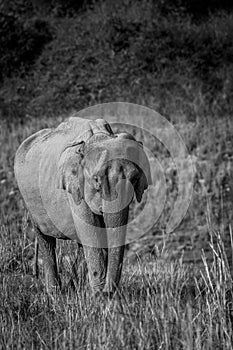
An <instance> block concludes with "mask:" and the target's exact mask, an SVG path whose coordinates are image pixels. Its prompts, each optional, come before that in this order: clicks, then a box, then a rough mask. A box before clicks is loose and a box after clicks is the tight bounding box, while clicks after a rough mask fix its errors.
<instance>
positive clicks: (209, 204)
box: [0, 0, 233, 350]
mask: <svg viewBox="0 0 233 350" xmlns="http://www.w3.org/2000/svg"><path fill="white" fill-rule="evenodd" d="M158 3H159V4H160V7H156V6H154V5H153V1H142V2H140V1H135V2H130V1H128V2H127V1H123V0H122V1H120V5H119V7H117V8H116V7H115V6H114V3H113V2H111V1H105V2H104V1H103V2H99V3H96V4H95V6H92V8H90V9H86V10H85V11H83V12H80V13H79V14H76V15H73V16H71V17H69V16H63V17H62V16H60V17H59V16H55V15H48V14H46V16H44V20H45V21H46V23H48V25H49V27H50V28H51V33H52V36H53V38H52V39H51V40H50V41H49V42H47V43H46V45H45V47H44V48H43V50H42V51H41V54H40V55H39V56H38V57H37V59H36V60H35V61H34V62H33V64H32V65H31V66H30V67H29V66H24V65H22V66H20V69H18V70H16V71H13V68H12V71H13V72H14V74H11V75H10V76H8V75H6V76H4V77H3V78H2V82H1V88H0V118H1V119H0V123H1V125H0V127H1V129H0V149H1V153H0V224H1V227H0V233H1V235H0V255H1V261H0V295H1V298H0V332H1V334H0V349H4V350H5V349H123V348H124V349H169V350H171V349H232V346H233V345H232V344H233V334H232V312H233V311H232V310H233V306H232V277H231V275H232V271H233V268H232V267H233V265H232V264H233V244H232V230H231V228H232V222H233V221H232V219H233V206H232V204H233V119H232V106H233V78H232V70H233V61H232V59H231V57H232V52H233V51H232V50H233V41H232V30H233V28H232V13H230V12H226V11H225V12H224V11H218V12H216V13H214V14H209V15H207V14H205V16H204V17H203V18H198V19H197V17H198V16H197V17H196V16H195V17H192V15H190V13H186V12H184V11H183V10H182V11H181V10H180V9H179V7H177V9H176V10H174V8H173V10H172V8H170V7H169V6H170V5H171V3H170V2H169V1H168V0H167V1H163V2H158ZM161 4H163V5H161ZM166 4H167V5H169V4H170V5H169V6H168V7H166ZM167 8H169V9H170V10H169V11H167ZM15 11H16V10H15ZM27 16H28V15H27V14H24V15H23V17H22V19H21V20H23V21H26V22H27V21H28V20H32V18H27ZM33 16H35V14H34V15H33ZM36 16H37V17H39V14H37V15H36ZM33 18H34V17H33ZM33 20H34V19H33ZM22 33H23V32H22ZM9 40H10V39H9ZM25 40H26V39H25ZM28 45H29V46H30V43H28ZM26 46H27V45H26ZM18 50H20V47H19V48H18ZM1 55H2V56H1V60H0V64H3V66H1V67H4V64H5V62H8V63H7V64H10V63H9V62H11V61H10V57H11V54H10V53H9V52H4V54H2V53H1ZM14 55H15V53H14V52H13V57H14ZM14 62H15V61H14ZM12 67H13V66H12ZM6 74H7V71H6ZM110 101H128V102H133V103H138V104H142V105H144V106H148V107H151V108H153V109H155V110H157V111H158V112H160V113H161V114H162V115H164V116H165V117H166V118H167V119H168V120H169V121H171V122H172V123H173V124H174V126H175V127H176V129H177V130H178V131H179V133H180V135H181V137H182V138H183V140H184V142H185V144H186V146H187V148H188V151H189V154H190V155H191V157H192V160H193V164H194V166H195V169H196V176H195V180H194V191H193V197H192V201H191V203H190V207H189V210H188V212H187V214H186V216H185V218H184V220H183V222H182V224H181V225H180V226H179V227H177V228H176V230H175V231H174V232H173V233H172V234H171V235H169V236H164V234H163V231H162V227H163V226H164V220H166V217H167V214H169V212H170V210H171V208H172V207H173V205H174V201H175V199H176V197H177V187H176V185H174V184H176V183H177V176H176V174H175V172H174V171H173V169H171V168H169V164H170V163H169V162H168V158H169V157H168V155H167V153H166V152H164V149H161V148H160V147H159V146H158V147H157V146H155V145H151V148H152V149H153V152H154V155H155V156H156V157H158V159H159V161H160V163H161V165H162V167H163V170H164V174H165V177H166V184H167V193H168V199H167V202H166V206H165V210H164V213H163V215H162V216H161V218H160V221H159V222H158V223H157V225H154V226H153V227H152V228H151V229H150V230H149V231H148V232H147V235H144V236H143V237H142V238H141V239H140V240H138V241H136V242H133V243H132V244H129V246H128V247H127V249H126V254H125V263H124V268H123V276H122V281H121V286H120V289H119V294H118V295H116V296H115V297H114V298H113V299H111V300H108V299H104V298H103V297H101V296H99V297H96V298H93V296H92V295H91V293H90V290H89V288H88V283H86V284H85V285H83V284H82V280H81V281H80V282H77V283H76V282H74V284H75V287H76V289H75V290H73V289H72V288H71V287H70V283H69V282H70V281H73V279H74V276H73V273H72V268H71V265H72V261H73V260H75V256H76V255H75V243H74V242H72V243H67V242H66V243H64V242H60V243H59V245H58V249H57V251H58V262H59V266H60V273H61V275H62V281H63V289H62V291H61V292H59V293H58V294H57V295H56V296H54V298H51V297H49V296H48V295H47V294H46V293H45V290H44V285H43V281H44V279H43V271H42V265H41V257H40V260H39V261H40V276H39V279H36V278H35V277H34V276H33V256H34V236H33V230H32V225H31V223H30V220H29V218H28V213H27V211H26V210H25V207H24V204H23V201H22V198H21V196H20V193H19V191H18V188H17V185H16V181H15V178H14V173H13V161H14V155H15V151H16V149H17V148H18V146H19V144H20V143H21V142H22V141H23V140H24V139H25V138H26V137H27V136H29V135H31V134H32V133H33V132H36V131H38V130H40V129H42V128H45V127H53V126H56V125H57V124H58V123H60V122H61V121H62V120H63V119H64V118H65V117H66V116H67V115H69V114H70V113H71V112H73V111H74V110H80V109H82V108H85V107H87V106H90V105H94V104H96V103H103V102H110ZM150 128H151V130H152V129H153V125H150ZM143 141H145V140H143ZM135 229H136V228H135Z"/></svg>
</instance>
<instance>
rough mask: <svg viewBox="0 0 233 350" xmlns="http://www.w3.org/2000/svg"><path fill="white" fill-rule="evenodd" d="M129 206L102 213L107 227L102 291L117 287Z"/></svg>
mask: <svg viewBox="0 0 233 350" xmlns="http://www.w3.org/2000/svg"><path fill="white" fill-rule="evenodd" d="M128 212H129V208H128V207H127V208H125V209H123V210H122V211H121V212H119V213H111V214H104V222H105V225H106V229H107V239H108V261H107V276H106V283H105V287H104V292H106V293H109V294H111V293H113V292H114V291H115V289H116V288H117V286H118V284H119V281H120V277H121V270H122V264H123V257H124V248H125V237H126V229H127V222H128Z"/></svg>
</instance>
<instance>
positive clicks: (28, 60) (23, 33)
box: [0, 13, 52, 79]
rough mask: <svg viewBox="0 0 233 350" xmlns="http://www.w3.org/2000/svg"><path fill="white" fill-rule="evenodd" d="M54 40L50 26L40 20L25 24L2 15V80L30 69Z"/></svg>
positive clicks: (0, 55)
mask: <svg viewBox="0 0 233 350" xmlns="http://www.w3.org/2000/svg"><path fill="white" fill-rule="evenodd" d="M51 39H52V34H51V29H50V26H49V24H48V23H47V22H46V21H44V20H40V19H34V20H30V21H27V22H26V23H25V24H24V23H23V22H21V21H20V20H19V19H17V18H16V17H15V16H14V15H9V14H6V13H1V14H0V79H3V78H4V77H5V76H11V75H12V74H13V73H15V72H16V71H17V70H19V69H23V70H25V69H27V68H28V67H30V66H31V65H32V64H33V63H34V62H35V60H36V59H37V57H38V56H39V55H40V53H41V52H42V50H43V48H44V46H45V44H47V43H48V42H49V41H50V40H51Z"/></svg>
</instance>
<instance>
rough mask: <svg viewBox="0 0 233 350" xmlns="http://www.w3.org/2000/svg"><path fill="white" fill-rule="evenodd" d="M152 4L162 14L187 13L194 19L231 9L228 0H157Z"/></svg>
mask: <svg viewBox="0 0 233 350" xmlns="http://www.w3.org/2000/svg"><path fill="white" fill-rule="evenodd" d="M153 3H154V6H155V7H156V8H157V9H158V10H159V11H160V12H161V13H162V14H163V15H167V14H169V13H173V14H182V13H183V14H184V13H186V14H189V15H191V17H192V18H193V19H195V20H202V19H204V18H206V16H207V15H209V14H211V13H215V12H217V11H219V10H221V11H231V10H232V9H233V3H232V1H230V0H158V1H154V2H153Z"/></svg>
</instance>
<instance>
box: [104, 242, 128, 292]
mask: <svg viewBox="0 0 233 350" xmlns="http://www.w3.org/2000/svg"><path fill="white" fill-rule="evenodd" d="M124 248H125V247H124V246H121V247H116V248H109V249H108V272H107V277H106V285H105V288H104V292H106V293H109V294H111V293H113V292H114V291H115V289H116V287H117V286H118V284H119V281H120V278H121V270H122V265H123V257H124Z"/></svg>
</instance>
